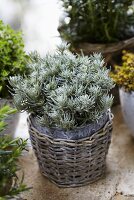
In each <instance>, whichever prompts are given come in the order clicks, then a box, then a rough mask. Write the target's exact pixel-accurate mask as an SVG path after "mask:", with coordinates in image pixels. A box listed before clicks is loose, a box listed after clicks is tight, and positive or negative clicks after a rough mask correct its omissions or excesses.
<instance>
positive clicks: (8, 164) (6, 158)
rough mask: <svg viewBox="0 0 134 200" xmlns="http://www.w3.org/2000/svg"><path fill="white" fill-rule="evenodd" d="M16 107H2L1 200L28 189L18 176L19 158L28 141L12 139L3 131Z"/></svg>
mask: <svg viewBox="0 0 134 200" xmlns="http://www.w3.org/2000/svg"><path fill="white" fill-rule="evenodd" d="M15 112H16V110H15V109H11V108H10V107H9V106H4V107H1V108H0V200H6V199H10V198H12V197H16V195H18V194H19V193H20V192H22V191H25V190H27V189H28V188H27V187H26V185H24V184H23V178H24V176H22V178H21V180H20V179H19V178H18V176H17V172H18V170H19V166H18V162H17V161H18V158H19V157H20V155H21V153H22V151H23V150H24V149H25V148H26V144H27V141H26V140H22V139H21V138H16V139H12V138H11V137H10V136H9V135H5V134H3V133H2V130H4V129H5V128H6V123H5V121H4V120H5V119H6V118H7V116H8V115H9V114H13V113H15Z"/></svg>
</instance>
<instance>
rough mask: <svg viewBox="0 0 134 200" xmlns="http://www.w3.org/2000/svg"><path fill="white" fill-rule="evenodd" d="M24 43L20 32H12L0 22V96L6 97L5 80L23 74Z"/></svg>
mask: <svg viewBox="0 0 134 200" xmlns="http://www.w3.org/2000/svg"><path fill="white" fill-rule="evenodd" d="M25 58H26V54H25V51H24V42H23V38H22V33H21V32H16V31H14V30H13V29H12V28H11V27H10V26H9V25H4V24H3V22H2V21H1V20H0V96H6V95H7V94H8V93H7V87H6V85H7V79H8V77H9V76H11V75H17V74H22V73H24V72H25V70H26V69H25Z"/></svg>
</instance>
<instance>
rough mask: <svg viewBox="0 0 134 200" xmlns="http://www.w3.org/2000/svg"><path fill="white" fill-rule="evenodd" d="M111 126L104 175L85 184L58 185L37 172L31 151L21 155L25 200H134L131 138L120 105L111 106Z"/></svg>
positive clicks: (133, 155)
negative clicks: (25, 190) (91, 182)
mask: <svg viewBox="0 0 134 200" xmlns="http://www.w3.org/2000/svg"><path fill="white" fill-rule="evenodd" d="M113 113H114V115H115V117H114V129H113V137H112V143H111V145H110V149H109V153H108V156H107V172H106V176H105V177H104V178H103V179H101V180H99V181H97V182H95V183H93V184H90V185H87V186H83V187H78V188H58V187H57V186H56V185H54V184H53V183H51V182H50V181H49V180H48V179H47V178H45V177H43V176H42V175H41V174H40V171H39V169H38V164H37V161H36V158H35V156H34V154H33V151H32V150H31V149H30V151H29V153H28V154H25V155H24V156H23V157H22V158H21V161H20V162H21V165H22V167H23V169H24V171H25V183H27V185H28V186H31V187H33V188H32V189H31V190H30V191H28V192H25V193H23V195H22V196H23V198H24V199H27V200H37V199H38V200H63V199H64V200H134V139H133V138H132V136H131V134H130V131H129V129H128V128H127V127H126V125H125V123H124V120H123V118H122V114H121V110H120V106H117V107H115V108H114V109H113Z"/></svg>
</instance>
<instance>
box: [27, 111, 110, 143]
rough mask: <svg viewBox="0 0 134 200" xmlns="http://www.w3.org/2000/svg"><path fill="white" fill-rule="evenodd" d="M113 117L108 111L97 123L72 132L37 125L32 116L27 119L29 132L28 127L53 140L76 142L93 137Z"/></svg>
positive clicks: (77, 128)
mask: <svg viewBox="0 0 134 200" xmlns="http://www.w3.org/2000/svg"><path fill="white" fill-rule="evenodd" d="M112 119H113V115H112V114H111V111H110V109H108V110H107V112H105V113H104V115H103V116H102V117H101V118H100V119H99V120H98V122H97V121H95V122H93V123H90V124H87V125H84V126H82V127H76V128H75V129H73V130H68V131H65V130H64V129H60V128H48V127H45V126H41V125H40V124H37V122H36V121H35V118H33V116H32V114H31V115H29V117H28V124H29V130H30V126H32V128H34V129H35V130H36V132H39V133H41V134H43V135H44V136H45V135H46V136H47V137H51V138H53V139H61V140H62V139H69V140H78V139H82V138H86V137H90V136H92V135H94V133H96V132H97V131H99V130H100V129H101V128H103V127H104V125H105V124H106V123H107V122H108V121H112Z"/></svg>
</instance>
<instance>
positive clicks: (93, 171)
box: [10, 45, 113, 187]
mask: <svg viewBox="0 0 134 200" xmlns="http://www.w3.org/2000/svg"><path fill="white" fill-rule="evenodd" d="M30 57H31V61H30V63H29V64H28V66H27V67H28V68H29V71H30V75H28V76H25V77H22V76H15V77H11V78H10V84H11V85H12V87H13V90H14V95H13V96H14V102H15V105H16V107H17V108H18V109H19V110H22V111H23V110H25V111H27V112H28V113H29V114H30V115H29V118H28V125H29V133H30V138H31V141H32V145H33V148H34V150H35V154H36V156H37V159H38V162H39V167H40V169H41V172H42V174H43V175H45V176H47V177H48V178H49V179H50V180H51V181H53V182H54V183H56V184H57V185H58V186H61V187H70V186H80V185H84V184H86V183H89V182H90V183H91V182H93V181H96V180H97V179H99V178H101V177H102V176H103V174H104V171H105V159H106V154H107V151H108V147H109V144H110V138H111V130H112V119H111V114H110V111H109V108H110V106H111V104H112V100H113V98H112V96H109V94H108V92H109V90H110V89H111V88H113V81H112V80H111V78H110V77H108V70H107V69H106V68H105V67H104V61H103V59H102V57H101V55H100V54H94V55H91V56H90V57H84V56H80V55H74V54H72V53H71V52H69V50H68V49H67V47H66V46H64V45H63V46H61V47H60V48H58V50H57V51H56V53H54V54H53V55H51V54H47V55H46V56H45V57H44V58H41V57H40V56H39V55H38V54H37V53H32V54H31V56H30Z"/></svg>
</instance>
